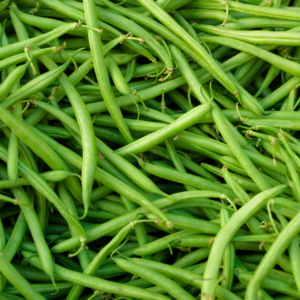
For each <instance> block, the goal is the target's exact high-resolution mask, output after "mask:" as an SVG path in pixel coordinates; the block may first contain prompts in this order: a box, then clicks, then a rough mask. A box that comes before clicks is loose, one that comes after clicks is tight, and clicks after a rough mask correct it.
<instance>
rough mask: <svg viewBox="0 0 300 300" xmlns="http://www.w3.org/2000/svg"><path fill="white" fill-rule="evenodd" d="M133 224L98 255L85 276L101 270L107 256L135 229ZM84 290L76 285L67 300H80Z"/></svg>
mask: <svg viewBox="0 0 300 300" xmlns="http://www.w3.org/2000/svg"><path fill="white" fill-rule="evenodd" d="M133 226H134V225H133V224H129V225H127V226H125V227H124V228H123V229H121V230H120V231H119V233H118V234H117V235H116V236H115V237H114V238H113V239H112V240H111V241H110V243H108V244H107V245H106V246H104V248H102V249H101V251H100V252H99V253H98V254H97V255H96V257H95V258H94V259H93V260H92V262H91V263H90V264H89V265H88V266H87V267H86V268H85V270H84V274H87V275H94V274H95V273H96V271H97V270H98V269H99V267H100V266H101V264H102V263H103V261H104V260H105V258H106V257H107V255H108V254H109V253H110V252H112V251H113V250H114V248H116V247H117V246H118V245H119V244H120V243H121V242H122V240H123V239H124V238H125V236H126V235H127V234H128V232H129V231H130V230H131V229H132V228H133ZM83 290H84V286H80V285H75V286H74V287H72V289H71V291H70V293H69V295H68V297H67V299H78V298H79V297H80V295H81V293H82V292H83Z"/></svg>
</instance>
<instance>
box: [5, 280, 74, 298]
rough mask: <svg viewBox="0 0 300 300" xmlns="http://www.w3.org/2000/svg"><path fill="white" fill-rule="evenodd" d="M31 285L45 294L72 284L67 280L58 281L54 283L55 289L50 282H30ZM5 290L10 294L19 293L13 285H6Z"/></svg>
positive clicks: (66, 288)
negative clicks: (63, 281) (64, 281)
mask: <svg viewBox="0 0 300 300" xmlns="http://www.w3.org/2000/svg"><path fill="white" fill-rule="evenodd" d="M31 286H32V288H33V289H34V290H35V291H37V292H38V293H41V294H47V293H53V292H58V291H63V290H69V289H70V288H71V287H72V286H73V284H72V283H69V282H66V283H58V284H57V285H56V287H57V289H56V288H55V287H53V285H52V284H49V283H35V284H32V285H31ZM6 291H7V293H9V294H11V295H20V294H21V293H20V292H19V291H18V290H17V289H16V288H15V287H7V289H6Z"/></svg>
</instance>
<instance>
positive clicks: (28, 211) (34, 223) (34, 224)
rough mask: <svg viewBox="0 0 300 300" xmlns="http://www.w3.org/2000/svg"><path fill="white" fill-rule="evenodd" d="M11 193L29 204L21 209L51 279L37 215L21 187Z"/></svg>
mask: <svg viewBox="0 0 300 300" xmlns="http://www.w3.org/2000/svg"><path fill="white" fill-rule="evenodd" d="M2 159H3V158H2ZM18 163H19V164H20V163H21V161H20V160H19V162H18ZM4 175H5V177H6V178H7V174H4ZM12 193H13V195H14V196H15V197H16V199H18V201H20V202H24V204H25V205H27V206H29V207H25V206H23V205H22V206H21V210H22V212H23V214H24V216H25V219H26V222H27V224H28V226H29V229H30V232H31V234H32V237H33V240H34V242H35V244H36V247H37V252H38V254H39V256H40V258H41V262H42V264H43V269H44V271H45V273H47V274H48V275H49V276H50V277H51V279H52V281H53V275H54V274H53V264H52V260H51V254H50V250H49V248H48V245H47V244H46V241H45V238H44V236H43V231H42V228H41V226H40V224H39V219H38V216H37V214H36V212H35V210H33V209H32V208H31V207H30V206H31V205H32V203H31V201H30V199H29V197H28V196H27V194H26V193H25V191H24V189H23V188H21V187H20V188H15V189H13V190H12ZM25 228H26V227H25ZM21 234H22V233H21ZM6 251H7V250H6ZM6 251H5V252H6ZM2 252H4V251H3V249H2ZM53 283H54V281H53Z"/></svg>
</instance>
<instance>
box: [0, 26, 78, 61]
mask: <svg viewBox="0 0 300 300" xmlns="http://www.w3.org/2000/svg"><path fill="white" fill-rule="evenodd" d="M78 26H79V25H78V24H77V23H68V24H66V25H62V26H60V27H58V28H56V29H54V30H52V31H50V32H48V33H46V34H45V35H42V36H39V37H34V38H31V39H28V40H24V41H20V42H17V43H14V44H11V45H7V46H4V47H3V49H2V52H1V55H0V58H1V59H5V58H7V57H8V56H10V55H16V54H19V53H20V52H22V51H23V49H24V47H25V46H27V45H29V46H33V45H34V46H42V45H44V44H46V43H48V42H49V41H52V40H53V39H55V38H57V37H59V36H61V35H63V34H64V33H67V32H69V31H72V29H74V28H76V27H78Z"/></svg>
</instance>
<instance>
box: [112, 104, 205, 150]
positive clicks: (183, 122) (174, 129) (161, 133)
mask: <svg viewBox="0 0 300 300" xmlns="http://www.w3.org/2000/svg"><path fill="white" fill-rule="evenodd" d="M210 107H211V104H210V103H206V104H202V105H200V106H199V107H196V108H194V109H192V110H191V111H190V112H188V113H186V114H185V115H184V116H183V117H182V118H179V119H177V120H176V121H174V122H173V123H172V124H170V125H169V126H167V127H165V128H162V129H160V130H158V131H156V132H155V133H152V134H150V135H147V136H146V137H144V138H141V139H139V140H138V141H136V142H133V143H131V144H130V145H127V146H125V147H122V148H120V149H118V150H117V153H118V154H119V155H121V156H124V155H128V153H131V154H138V153H141V152H144V151H146V150H148V149H149V148H151V147H153V146H156V145H157V144H159V143H161V142H162V141H164V140H165V139H167V138H169V137H171V136H172V135H175V134H177V133H178V132H179V131H181V130H184V129H186V128H188V127H190V126H191V125H193V124H194V123H195V122H196V119H199V118H201V117H202V116H204V115H206V114H207V113H208V112H209V110H210ZM145 140H147V144H146V143H145V142H144V141H145Z"/></svg>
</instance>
